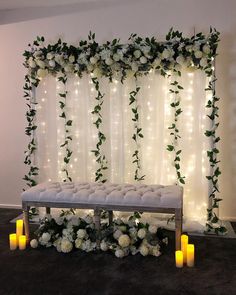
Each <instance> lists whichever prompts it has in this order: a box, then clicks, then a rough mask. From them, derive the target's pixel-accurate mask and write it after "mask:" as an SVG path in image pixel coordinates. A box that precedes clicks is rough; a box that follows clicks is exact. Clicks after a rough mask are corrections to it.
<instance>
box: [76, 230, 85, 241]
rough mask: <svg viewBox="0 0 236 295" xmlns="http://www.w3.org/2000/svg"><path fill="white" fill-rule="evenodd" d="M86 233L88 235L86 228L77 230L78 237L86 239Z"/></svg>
mask: <svg viewBox="0 0 236 295" xmlns="http://www.w3.org/2000/svg"><path fill="white" fill-rule="evenodd" d="M86 235H87V232H86V230H85V229H79V230H78V231H77V237H78V238H79V239H84V238H85V237H86Z"/></svg>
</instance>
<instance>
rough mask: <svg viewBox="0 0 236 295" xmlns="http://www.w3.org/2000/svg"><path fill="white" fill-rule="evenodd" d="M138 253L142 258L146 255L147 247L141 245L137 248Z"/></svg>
mask: <svg viewBox="0 0 236 295" xmlns="http://www.w3.org/2000/svg"><path fill="white" fill-rule="evenodd" d="M139 252H140V254H141V255H143V256H147V255H148V252H149V251H148V247H147V246H145V245H141V247H140V248H139Z"/></svg>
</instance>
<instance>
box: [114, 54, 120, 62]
mask: <svg viewBox="0 0 236 295" xmlns="http://www.w3.org/2000/svg"><path fill="white" fill-rule="evenodd" d="M113 59H114V61H119V60H120V55H119V54H117V53H115V54H114V55H113Z"/></svg>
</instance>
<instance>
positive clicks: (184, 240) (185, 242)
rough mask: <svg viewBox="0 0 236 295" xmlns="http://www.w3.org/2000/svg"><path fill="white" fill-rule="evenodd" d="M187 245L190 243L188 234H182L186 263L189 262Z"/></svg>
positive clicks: (182, 247)
mask: <svg viewBox="0 0 236 295" xmlns="http://www.w3.org/2000/svg"><path fill="white" fill-rule="evenodd" d="M187 245H188V236H187V235H182V236H181V250H182V251H183V259H184V263H187Z"/></svg>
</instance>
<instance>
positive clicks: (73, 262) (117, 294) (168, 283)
mask: <svg viewBox="0 0 236 295" xmlns="http://www.w3.org/2000/svg"><path fill="white" fill-rule="evenodd" d="M19 213H20V210H12V209H0V294H4V295H8V294H17V295H18V294H19V295H21V294H22V295H27V294H43V295H44V294H45V295H46V294H50V295H51V294H57V295H60V294H68V295H72V294H78V295H93V294H94V295H142V294H147V295H152V294H153V295H154V294H155V295H159V294H160V295H162V294H163V295H175V294H177V295H182V294H183V295H187V294H189V295H201V294H205V295H208V294H209V295H210V294H212V295H213V294H214V295H218V294H224V295H230V294H232V295H233V294H236V239H222V238H211V237H190V240H191V242H192V243H194V244H195V247H196V266H195V267H194V268H187V267H184V268H183V269H177V268H176V267H175V262H174V235H173V233H171V232H168V233H167V234H168V236H169V238H170V244H169V246H168V247H167V249H166V251H165V253H164V254H163V255H162V256H160V257H159V258H155V257H141V256H140V255H136V256H129V257H126V258H124V259H117V258H115V257H114V256H113V255H111V254H107V253H92V254H91V253H89V254H86V253H81V252H77V251H74V252H72V253H69V254H62V253H57V252H56V250H55V249H36V250H34V249H30V248H28V249H27V250H25V251H19V250H16V251H10V250H9V245H8V234H9V233H11V232H14V231H15V225H14V224H10V223H9V221H10V220H11V219H12V218H14V217H15V216H17V214H19ZM233 226H234V228H236V224H233Z"/></svg>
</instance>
